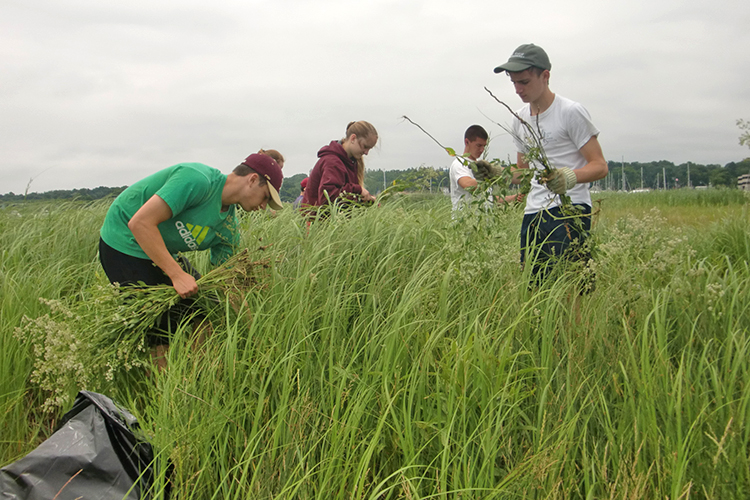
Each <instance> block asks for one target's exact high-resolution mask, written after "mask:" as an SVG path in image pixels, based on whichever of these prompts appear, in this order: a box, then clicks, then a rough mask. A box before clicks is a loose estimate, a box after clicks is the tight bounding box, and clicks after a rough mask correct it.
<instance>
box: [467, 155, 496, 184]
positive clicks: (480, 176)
mask: <svg viewBox="0 0 750 500" xmlns="http://www.w3.org/2000/svg"><path fill="white" fill-rule="evenodd" d="M474 165H476V168H472V170H473V171H474V175H475V176H476V179H477V180H478V181H484V180H487V179H492V178H495V177H498V176H500V175H501V174H502V173H503V167H501V166H499V165H493V164H492V163H490V162H488V161H485V160H477V161H476V162H475V163H474Z"/></svg>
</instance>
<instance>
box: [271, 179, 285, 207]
mask: <svg viewBox="0 0 750 500" xmlns="http://www.w3.org/2000/svg"><path fill="white" fill-rule="evenodd" d="M267 186H268V192H269V193H271V199H270V200H268V206H269V207H271V208H273V209H274V210H281V209H282V208H284V205H282V204H281V198H279V192H278V191H276V188H275V187H273V186H272V185H271V183H270V182H269V183H268V184H267Z"/></svg>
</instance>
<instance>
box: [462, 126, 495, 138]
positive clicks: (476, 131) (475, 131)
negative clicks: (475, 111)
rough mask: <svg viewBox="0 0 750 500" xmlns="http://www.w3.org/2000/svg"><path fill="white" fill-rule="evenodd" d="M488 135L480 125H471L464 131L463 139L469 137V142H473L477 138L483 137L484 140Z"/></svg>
mask: <svg viewBox="0 0 750 500" xmlns="http://www.w3.org/2000/svg"><path fill="white" fill-rule="evenodd" d="M489 137H490V136H489V135H487V131H486V130H485V129H484V127H482V126H481V125H472V126H471V127H469V128H467V129H466V132H465V133H464V139H469V142H474V141H476V140H477V139H484V140H485V141H486V140H487V139H489Z"/></svg>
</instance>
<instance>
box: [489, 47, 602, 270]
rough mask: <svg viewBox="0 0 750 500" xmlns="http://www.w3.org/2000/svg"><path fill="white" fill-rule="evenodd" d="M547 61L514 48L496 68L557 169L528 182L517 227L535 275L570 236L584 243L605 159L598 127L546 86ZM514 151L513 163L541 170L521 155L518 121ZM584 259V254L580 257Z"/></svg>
mask: <svg viewBox="0 0 750 500" xmlns="http://www.w3.org/2000/svg"><path fill="white" fill-rule="evenodd" d="M551 69H552V64H550V61H549V57H547V53H546V52H545V51H544V50H543V49H542V48H541V47H538V46H536V45H534V44H525V45H521V46H520V47H518V48H517V49H516V50H515V52H514V53H513V55H511V57H510V59H509V60H508V62H506V63H505V64H502V65H500V66H498V67H496V68H495V73H502V72H507V73H508V75H509V76H510V80H511V82H512V83H513V85H514V87H515V90H516V93H517V94H518V96H519V97H520V98H521V100H522V101H523V102H525V103H527V104H526V106H524V107H523V108H521V109H520V110H518V112H517V113H518V115H519V116H520V117H521V118H522V119H523V120H525V121H526V122H527V123H529V124H530V125H531V126H532V128H533V129H534V131H536V132H537V134H538V135H540V136H541V137H540V139H541V141H542V146H543V148H544V152H545V154H546V156H547V158H548V160H549V163H550V166H551V167H553V168H554V169H555V170H554V171H553V173H552V175H550V176H549V178H548V179H546V180H545V181H544V183H543V184H542V183H539V182H538V181H537V180H536V179H533V180H532V181H531V191H530V192H529V195H528V196H527V198H526V208H525V210H524V218H523V223H522V226H521V261H522V262H524V261H525V258H526V254H527V253H529V251H531V250H532V249H533V250H534V251H536V250H538V252H539V253H538V254H536V256H537V257H536V265H535V266H534V272H535V274H536V273H537V272H538V271H540V270H542V274H543V267H544V266H543V264H545V263H546V261H547V260H549V259H550V258H552V257H559V256H562V255H563V254H564V253H566V252H567V251H568V249H569V247H570V244H571V242H572V241H574V240H576V239H577V240H578V242H579V243H582V242H583V240H584V239H585V238H586V237H587V234H588V232H589V230H590V229H591V195H590V193H589V187H588V184H589V183H590V182H593V181H596V180H599V179H603V178H604V177H606V175H607V172H608V167H607V162H606V160H605V159H604V154H603V153H602V149H601V147H600V146H599V140H598V136H599V130H598V129H597V128H596V127H595V126H594V124H593V123H592V121H591V117H590V116H589V113H588V111H586V109H585V108H584V107H583V106H581V105H580V104H578V103H577V102H574V101H571V100H570V99H566V98H565V97H562V96H559V95H555V94H554V93H553V92H552V91H551V90H550V88H549V78H550V70H551ZM513 132H514V134H513V135H514V139H515V141H516V147H517V149H518V155H517V167H518V168H535V169H542V168H543V166H542V165H540V164H538V163H536V162H534V163H532V164H531V165H529V163H528V162H527V161H526V159H525V156H526V153H527V148H528V144H529V142H528V141H527V135H528V134H529V132H528V131H527V130H526V129H525V128H524V127H523V125H522V124H521V122H520V121H519V120H514V123H513ZM562 194H567V195H568V196H569V197H570V199H571V201H572V203H573V204H574V205H575V206H577V207H578V208H579V209H580V210H581V211H582V214H583V215H582V216H581V217H580V219H579V220H580V224H572V223H571V219H570V218H569V217H565V216H564V214H562V212H561V210H560V204H561V200H560V196H559V195H562ZM579 257H585V255H579Z"/></svg>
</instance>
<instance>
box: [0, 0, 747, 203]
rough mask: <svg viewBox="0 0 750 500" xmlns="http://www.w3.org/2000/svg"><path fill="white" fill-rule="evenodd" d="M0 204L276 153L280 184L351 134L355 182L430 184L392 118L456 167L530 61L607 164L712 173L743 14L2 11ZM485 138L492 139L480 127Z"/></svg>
mask: <svg viewBox="0 0 750 500" xmlns="http://www.w3.org/2000/svg"><path fill="white" fill-rule="evenodd" d="M1 9H2V14H3V15H2V16H0V60H1V61H2V65H3V68H4V70H3V72H2V73H0V88H1V89H2V99H0V150H2V151H3V156H2V158H1V159H0V169H2V173H3V175H2V180H0V193H5V192H8V191H14V192H17V193H18V192H23V190H24V189H25V187H26V184H27V183H28V182H29V179H30V178H31V177H34V181H33V183H32V185H31V189H32V191H46V190H51V189H71V188H80V187H96V186H99V185H106V186H119V185H125V184H131V183H132V182H134V181H136V180H138V179H140V178H141V177H144V176H145V175H148V174H150V173H152V172H154V171H155V170H158V169H160V168H163V167H165V166H168V165H171V164H174V163H178V162H181V161H202V162H204V163H207V164H209V165H213V166H215V167H217V168H220V169H222V170H224V171H229V170H230V169H231V168H232V167H233V166H234V165H236V164H237V163H238V162H239V161H240V160H241V159H242V158H244V157H245V156H246V155H247V154H249V153H250V152H253V151H256V150H257V149H259V148H261V147H263V148H276V149H279V150H280V151H282V152H283V153H284V155H285V156H286V157H287V165H286V167H285V173H286V175H293V174H295V173H301V172H306V171H308V170H309V169H310V168H311V167H312V165H313V164H314V162H315V159H316V152H317V150H318V149H319V148H320V147H321V146H322V145H324V144H326V143H327V142H328V141H330V140H332V139H337V138H340V137H341V136H342V135H343V133H344V128H345V126H346V124H347V123H348V122H349V121H351V120H358V119H366V120H368V121H370V122H372V123H373V124H374V125H375V126H376V127H377V128H378V131H379V133H380V138H381V142H380V144H379V146H378V148H376V149H375V150H374V151H373V152H371V154H370V157H369V158H368V167H369V168H376V169H377V168H385V169H392V168H401V169H402V168H409V167H417V166H419V165H422V164H425V165H432V166H436V167H441V166H447V165H448V164H449V161H450V159H449V158H448V157H447V156H446V155H445V154H444V153H443V152H442V151H441V150H440V149H439V148H438V147H437V145H435V144H434V143H433V142H432V141H431V140H430V139H429V138H428V137H426V136H425V135H424V134H422V133H421V132H420V131H419V130H417V129H416V128H415V127H413V126H412V125H410V124H408V123H405V122H403V121H402V120H400V117H401V116H402V115H408V116H409V117H411V118H412V119H414V120H415V121H417V122H419V123H420V124H421V125H423V126H424V127H425V128H427V129H428V130H429V131H430V133H432V134H433V135H434V136H435V137H437V138H439V139H440V140H441V141H442V142H444V143H445V145H447V146H452V147H454V148H456V149H459V148H460V147H461V144H462V133H463V130H464V129H465V128H466V127H467V126H468V125H470V124H472V123H480V124H483V125H485V126H486V127H487V128H488V129H489V130H490V131H491V133H492V136H493V140H492V142H491V148H490V153H491V155H492V156H495V157H500V158H505V157H514V156H515V152H514V149H513V145H512V142H511V140H510V139H509V138H508V137H507V136H505V135H504V132H503V131H502V129H501V128H500V127H498V126H496V125H494V124H493V123H492V121H496V122H499V123H510V116H509V114H508V113H507V111H505V110H504V109H503V108H502V107H500V106H499V105H498V104H497V103H495V102H494V101H493V100H492V99H491V98H490V97H489V95H488V94H487V93H486V92H485V91H484V89H483V87H484V86H487V87H489V88H490V89H491V90H492V91H493V92H494V93H495V94H496V95H497V96H498V98H500V99H502V100H504V101H505V102H508V103H509V104H510V105H511V106H512V107H514V108H517V107H520V105H521V103H520V100H519V99H518V98H517V97H516V96H515V95H514V94H513V89H512V87H511V85H510V84H509V82H508V79H507V77H506V76H505V75H495V74H494V73H492V68H494V67H495V66H496V65H497V64H499V63H501V62H504V61H505V60H506V59H507V57H508V56H509V55H510V53H511V52H512V51H513V49H514V48H515V47H516V46H517V45H519V44H521V43H526V42H532V41H533V42H534V43H537V44H539V45H541V46H543V47H545V49H547V51H548V52H549V54H550V57H551V59H552V63H553V71H552V82H551V86H552V89H553V91H555V92H558V93H560V94H561V95H565V96H567V97H570V98H572V99H575V100H578V101H580V102H582V103H583V104H584V105H585V106H586V107H587V108H588V109H589V111H590V112H591V114H592V117H593V118H594V121H595V123H596V124H597V125H598V126H599V128H600V129H601V130H602V135H601V137H600V139H601V142H602V145H603V148H604V152H605V155H606V156H607V158H609V159H613V160H619V159H620V158H621V157H624V158H625V160H626V161H650V160H660V159H666V160H670V161H674V162H675V163H681V162H684V161H688V160H690V161H694V162H700V163H718V164H725V163H727V162H730V161H738V160H741V159H743V158H744V157H746V156H749V155H748V152H747V149H746V148H743V147H741V146H739V144H738V141H737V137H738V135H739V131H738V130H737V128H736V126H735V120H736V119H737V118H746V119H750V109H749V108H750V106H749V105H748V103H749V102H750V99H749V98H750V95H749V92H750V91H749V90H748V86H747V84H746V82H745V81H744V78H745V76H746V75H747V74H749V73H750V72H749V71H748V70H750V67H749V66H750V63H749V62H748V58H747V54H746V47H748V46H750V43H749V42H750V35H749V34H748V33H747V30H746V28H747V21H748V17H749V16H748V13H750V9H749V8H748V7H746V6H745V3H744V2H739V1H730V2H723V3H722V6H721V8H717V7H716V6H711V5H708V4H705V3H704V2H698V1H688V2H681V1H680V2H678V1H676V0H669V1H665V2H659V3H656V2H645V1H638V0H636V1H630V2H624V1H615V2H608V3H604V4H603V3H601V2H593V1H588V0H574V1H572V2H565V3H557V2H551V1H549V0H543V1H539V2H527V3H525V4H522V5H521V4H519V5H504V4H502V3H500V2H490V1H489V0H481V1H480V0H475V1H472V0H470V1H465V2H461V3H460V4H456V3H455V2H447V1H430V2H426V1H425V2H419V1H398V2H396V1H367V2H359V3H351V2H344V1H328V0H323V1H320V2H303V1H292V0H282V1H276V2H266V1H251V2H239V1H225V2H212V3H205V2H197V1H186V2H156V3H154V2H146V1H142V0H136V1H131V2H127V3H125V4H122V3H121V4H117V5H109V4H107V3H101V2H93V1H90V0H77V1H66V2H52V1H48V0H36V1H26V2H13V1H11V2H5V3H4V4H3V7H2V8H1ZM491 120H492V121H491Z"/></svg>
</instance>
